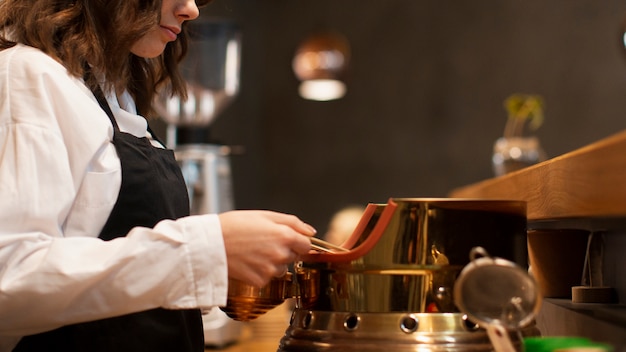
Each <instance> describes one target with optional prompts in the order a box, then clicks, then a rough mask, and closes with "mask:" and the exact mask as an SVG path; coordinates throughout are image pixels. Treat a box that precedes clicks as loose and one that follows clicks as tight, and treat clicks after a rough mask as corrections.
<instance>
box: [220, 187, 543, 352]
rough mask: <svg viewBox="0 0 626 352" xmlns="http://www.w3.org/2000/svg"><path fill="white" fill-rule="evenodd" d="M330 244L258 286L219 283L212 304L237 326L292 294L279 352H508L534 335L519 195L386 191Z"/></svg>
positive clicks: (534, 308) (533, 297) (535, 299)
mask: <svg viewBox="0 0 626 352" xmlns="http://www.w3.org/2000/svg"><path fill="white" fill-rule="evenodd" d="M340 247H341V250H337V249H336V248H333V247H327V248H325V249H324V250H312V251H311V252H310V253H309V254H308V255H306V256H302V257H301V258H300V259H301V261H300V262H298V263H297V265H296V267H295V269H294V271H293V273H290V274H289V275H286V276H285V277H283V278H277V279H274V280H272V281H271V282H270V284H269V285H268V286H267V287H264V288H260V289H254V290H251V289H250V288H249V287H243V286H245V285H244V284H243V283H241V282H237V281H235V280H231V282H229V300H228V305H227V306H226V307H224V308H222V309H223V310H224V311H225V312H226V313H227V314H228V315H229V316H231V317H232V318H234V319H238V320H243V321H246V320H250V319H254V318H256V317H258V316H260V315H262V314H264V313H265V312H267V311H268V310H270V309H272V308H273V307H274V306H277V305H278V304H280V303H281V302H282V300H283V299H284V298H295V302H296V304H295V306H296V308H295V310H294V311H293V314H292V317H291V321H290V324H289V327H288V328H287V330H286V331H285V334H284V336H283V337H282V339H281V340H280V341H277V346H278V347H277V348H278V351H281V352H290V351H294V352H295V351H298V352H322V351H329V352H330V351H332V352H337V351H372V352H373V351H380V352H383V351H406V352H415V351H475V352H476V351H485V352H487V351H494V350H495V351H496V352H500V351H507V352H512V351H516V350H520V349H521V345H522V338H523V337H527V336H538V335H540V333H539V331H538V330H537V329H536V328H535V326H534V321H533V319H534V316H535V315H536V314H537V313H538V307H539V305H538V303H539V301H540V295H538V290H537V289H536V285H534V283H533V279H532V278H531V277H530V276H529V275H528V272H527V270H526V268H527V249H526V248H527V247H526V203H525V202H522V201H509V200H471V199H446V198H441V199H440V198H390V199H389V201H388V202H387V203H386V204H368V206H367V207H366V210H365V212H364V214H363V217H362V218H361V221H360V222H359V224H358V225H357V227H356V228H355V230H354V232H353V234H352V236H350V237H349V238H348V239H347V240H346V241H345V242H344V243H343V244H342V245H341V246H340ZM477 253H478V254H480V255H477ZM492 256H493V257H492Z"/></svg>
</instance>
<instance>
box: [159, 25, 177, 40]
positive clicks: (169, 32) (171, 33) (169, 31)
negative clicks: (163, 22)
mask: <svg viewBox="0 0 626 352" xmlns="http://www.w3.org/2000/svg"><path fill="white" fill-rule="evenodd" d="M161 30H163V33H165V35H166V36H167V38H168V39H169V40H170V41H174V40H176V38H177V37H178V33H180V29H179V28H176V27H167V26H161Z"/></svg>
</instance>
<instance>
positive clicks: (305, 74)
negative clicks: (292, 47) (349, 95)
mask: <svg viewBox="0 0 626 352" xmlns="http://www.w3.org/2000/svg"><path fill="white" fill-rule="evenodd" d="M349 59H350V47H349V44H348V41H347V40H346V38H345V37H344V36H343V35H341V34H339V33H337V32H332V31H326V32H319V33H315V34H313V35H311V36H309V37H308V38H306V39H305V40H304V41H303V42H302V43H301V44H300V45H299V46H298V48H297V50H296V53H295V56H294V59H293V71H294V73H295V75H296V77H297V78H298V79H299V80H300V87H299V89H298V92H299V93H300V96H301V97H302V98H304V99H309V100H316V101H328V100H335V99H339V98H341V97H343V96H344V95H345V93H346V84H345V82H344V79H345V73H346V69H347V66H348V62H349Z"/></svg>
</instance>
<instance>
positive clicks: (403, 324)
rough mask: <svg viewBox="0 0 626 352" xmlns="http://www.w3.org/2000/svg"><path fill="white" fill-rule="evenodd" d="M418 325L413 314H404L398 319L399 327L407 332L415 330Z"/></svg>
mask: <svg viewBox="0 0 626 352" xmlns="http://www.w3.org/2000/svg"><path fill="white" fill-rule="evenodd" d="M418 327H419V320H418V319H417V318H416V317H415V316H413V315H409V316H406V317H404V318H402V321H400V329H402V331H404V332H405V333H407V334H410V333H413V332H415V331H417V328H418Z"/></svg>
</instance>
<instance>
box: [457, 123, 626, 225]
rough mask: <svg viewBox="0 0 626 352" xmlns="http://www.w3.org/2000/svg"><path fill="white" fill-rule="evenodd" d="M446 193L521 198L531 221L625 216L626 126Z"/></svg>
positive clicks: (479, 196) (469, 196)
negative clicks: (552, 155) (578, 146)
mask: <svg viewBox="0 0 626 352" xmlns="http://www.w3.org/2000/svg"><path fill="white" fill-rule="evenodd" d="M449 196H450V197H451V198H481V199H510V200H523V201H526V202H527V216H528V219H529V220H544V219H559V218H578V217H622V216H626V131H622V132H619V133H617V134H615V135H612V136H609V137H607V138H605V139H602V140H600V141H597V142H595V143H592V144H589V145H587V146H585V147H582V148H580V149H577V150H574V151H572V152H569V153H567V154H563V155H561V156H558V157H555V158H553V159H550V160H547V161H545V162H542V163H540V164H537V165H534V166H531V167H528V168H526V169H523V170H519V171H516V172H513V173H510V174H507V175H504V176H501V177H496V178H493V179H488V180H484V181H481V182H478V183H475V184H472V185H468V186H464V187H460V188H457V189H454V190H452V192H450V194H449Z"/></svg>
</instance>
